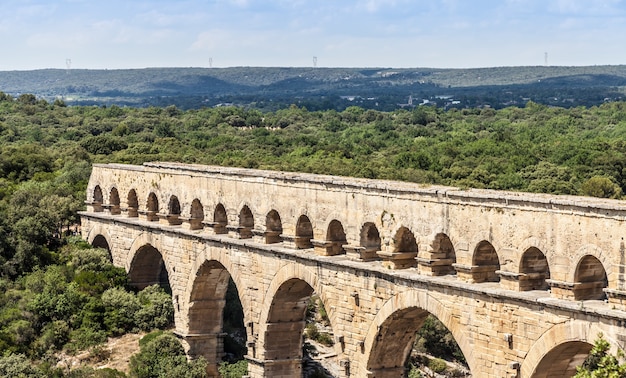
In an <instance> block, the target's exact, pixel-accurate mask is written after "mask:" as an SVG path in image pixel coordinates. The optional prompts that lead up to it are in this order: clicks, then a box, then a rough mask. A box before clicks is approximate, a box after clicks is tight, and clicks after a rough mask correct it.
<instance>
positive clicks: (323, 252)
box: [311, 239, 345, 256]
mask: <svg viewBox="0 0 626 378" xmlns="http://www.w3.org/2000/svg"><path fill="white" fill-rule="evenodd" d="M311 244H313V248H315V253H316V254H318V255H319V256H336V255H341V254H342V253H345V250H344V245H345V244H344V243H342V242H337V241H331V240H315V239H311Z"/></svg>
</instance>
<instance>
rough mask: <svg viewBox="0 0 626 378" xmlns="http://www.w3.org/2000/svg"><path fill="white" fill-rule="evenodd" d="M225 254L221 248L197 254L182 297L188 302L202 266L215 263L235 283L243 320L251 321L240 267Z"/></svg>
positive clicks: (210, 248) (209, 249)
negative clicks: (206, 263) (222, 268)
mask: <svg viewBox="0 0 626 378" xmlns="http://www.w3.org/2000/svg"><path fill="white" fill-rule="evenodd" d="M227 252H228V249H226V248H223V247H214V246H207V247H205V248H203V250H202V252H200V253H198V254H197V257H196V259H195V261H194V262H193V264H192V266H191V269H190V272H191V274H190V275H189V278H188V280H187V284H186V286H185V291H184V292H183V293H182V296H183V297H184V298H185V299H186V300H189V298H191V295H192V292H193V289H194V282H195V280H196V277H197V276H198V273H199V272H200V269H201V267H202V266H203V264H204V263H205V262H206V261H216V262H218V263H219V264H221V265H222V266H223V267H224V269H225V270H226V271H227V272H228V273H229V274H230V278H232V280H233V282H235V286H237V290H238V291H239V300H240V301H241V305H242V307H243V316H244V319H246V320H249V319H252V314H251V312H250V311H251V307H250V301H249V298H248V296H246V295H244V289H245V288H246V287H247V286H246V283H245V282H244V281H243V280H242V275H241V272H240V267H239V268H238V267H237V266H236V265H234V264H233V263H232V262H231V260H230V258H229V257H228V255H227ZM181 315H183V316H186V315H187V314H186V313H185V314H182V313H181ZM185 332H186V331H185Z"/></svg>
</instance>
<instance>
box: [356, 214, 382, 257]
mask: <svg viewBox="0 0 626 378" xmlns="http://www.w3.org/2000/svg"><path fill="white" fill-rule="evenodd" d="M359 235H360V238H359V247H360V248H361V250H360V253H359V254H358V258H359V259H360V260H363V261H369V260H375V259H377V258H378V255H377V252H378V251H380V250H381V246H382V241H381V238H380V232H379V231H378V227H376V224H375V223H374V222H366V223H364V224H363V226H362V227H361V232H360V233H359Z"/></svg>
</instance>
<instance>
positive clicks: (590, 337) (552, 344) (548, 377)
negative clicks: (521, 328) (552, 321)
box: [520, 320, 619, 378]
mask: <svg viewBox="0 0 626 378" xmlns="http://www.w3.org/2000/svg"><path fill="white" fill-rule="evenodd" d="M600 333H602V334H603V335H604V338H605V339H606V340H607V341H609V343H610V344H611V349H612V352H613V353H614V352H615V350H616V349H617V345H619V344H618V343H617V342H616V341H615V340H613V339H612V338H611V337H610V336H608V335H610V333H608V332H607V330H605V329H602V327H601V326H600V324H598V323H592V322H585V321H582V320H570V321H568V322H566V323H559V324H556V325H554V326H552V327H551V328H550V329H548V330H547V331H546V332H544V333H543V334H542V335H541V336H540V337H539V339H537V340H536V341H535V342H534V344H533V345H532V346H531V347H530V350H529V351H528V353H527V354H526V358H524V361H523V362H522V365H521V367H520V373H521V375H520V376H521V377H529V378H556V377H571V376H573V375H574V373H575V367H576V366H578V365H580V364H581V363H582V362H583V361H584V359H585V358H586V357H587V355H588V354H589V351H590V350H591V347H592V346H593V343H594V340H595V339H596V338H597V337H598V335H599V334H600ZM573 369H574V370H573ZM572 372H573V373H572Z"/></svg>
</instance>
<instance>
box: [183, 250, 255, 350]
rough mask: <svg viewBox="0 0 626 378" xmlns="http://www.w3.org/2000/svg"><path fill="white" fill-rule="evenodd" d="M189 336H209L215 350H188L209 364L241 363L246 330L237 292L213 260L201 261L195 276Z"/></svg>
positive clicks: (223, 270) (190, 308)
mask: <svg viewBox="0 0 626 378" xmlns="http://www.w3.org/2000/svg"><path fill="white" fill-rule="evenodd" d="M188 318H189V333H190V334H195V335H213V336H215V337H216V338H217V342H216V343H215V344H214V346H215V350H211V351H209V350H195V349H194V350H191V353H190V354H191V355H199V354H200V355H205V357H208V358H210V360H216V361H228V362H230V363H233V362H236V361H239V360H242V359H243V357H244V355H245V353H246V339H247V334H246V328H245V326H244V313H243V307H242V304H241V300H240V297H239V291H238V290H237V286H236V285H235V282H234V281H233V279H232V277H231V275H230V273H229V272H228V271H227V269H226V268H225V267H224V266H223V265H222V264H220V263H219V262H217V261H215V260H211V261H205V262H204V263H203V264H202V266H201V267H200V269H198V271H197V272H196V277H195V280H194V283H193V288H192V290H191V296H190V301H189V313H188Z"/></svg>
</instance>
